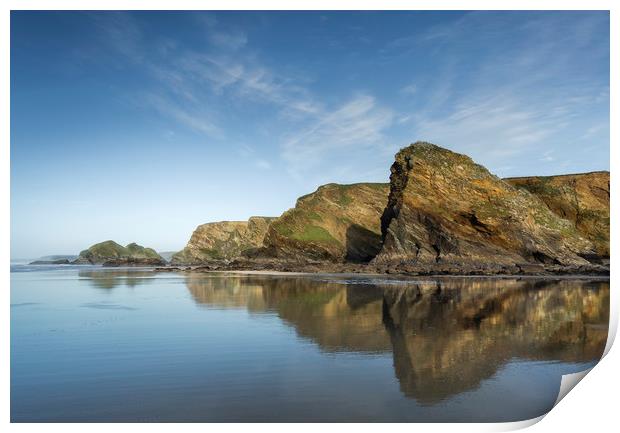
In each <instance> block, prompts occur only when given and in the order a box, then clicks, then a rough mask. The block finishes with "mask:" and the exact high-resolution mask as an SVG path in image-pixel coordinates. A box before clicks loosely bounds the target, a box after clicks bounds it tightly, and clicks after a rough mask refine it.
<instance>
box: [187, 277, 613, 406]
mask: <svg viewBox="0 0 620 433" xmlns="http://www.w3.org/2000/svg"><path fill="white" fill-rule="evenodd" d="M186 283H187V287H188V288H189V290H190V292H191V294H192V296H193V297H194V299H195V301H196V302H197V303H198V304H201V305H206V306H209V307H211V308H247V309H248V311H251V312H254V313H263V312H272V313H275V314H277V315H278V316H279V317H280V318H281V319H282V320H284V321H285V322H287V323H289V324H291V325H292V326H293V327H294V328H295V330H296V331H297V333H298V334H299V335H300V336H302V337H304V338H309V339H311V340H312V341H314V342H316V343H317V344H318V345H319V346H320V347H321V349H322V350H325V351H347V352H363V353H369V352H370V353H382V352H390V351H392V352H393V356H394V369H395V373H396V377H397V378H398V380H399V382H400V386H401V390H402V391H403V393H405V394H406V395H407V396H410V397H413V398H416V399H417V400H419V401H420V402H422V403H429V404H432V403H435V402H438V401H440V400H443V399H445V398H447V397H450V396H452V395H456V394H459V393H461V392H464V391H467V390H470V389H474V388H476V387H477V386H478V385H479V384H480V382H481V381H482V380H484V379H487V378H489V377H491V376H493V375H494V374H495V373H496V372H497V371H498V369H500V368H502V367H503V366H504V365H505V364H506V363H507V362H509V361H510V360H512V359H515V358H525V359H530V360H549V361H565V362H588V361H595V360H598V359H599V358H600V356H601V355H602V352H603V349H604V347H605V342H606V338H607V325H608V316H609V283H608V282H586V281H577V280H563V281H551V280H534V279H522V280H519V279H473V278H463V279H456V278H445V279H439V280H437V281H427V282H424V281H406V282H403V283H402V284H401V283H394V282H392V283H391V284H371V283H369V282H364V283H362V282H358V283H355V282H353V284H352V283H351V282H349V284H342V283H339V282H337V280H332V281H331V282H325V281H319V280H316V279H313V278H308V277H273V276H270V277H264V276H239V275H232V276H231V275H226V276H219V275H214V274H211V275H204V274H203V275H200V274H190V275H188V276H187V277H186Z"/></svg>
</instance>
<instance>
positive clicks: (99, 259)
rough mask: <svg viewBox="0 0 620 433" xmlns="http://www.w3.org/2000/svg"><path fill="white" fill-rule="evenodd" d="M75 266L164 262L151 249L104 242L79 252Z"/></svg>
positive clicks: (133, 244)
mask: <svg viewBox="0 0 620 433" xmlns="http://www.w3.org/2000/svg"><path fill="white" fill-rule="evenodd" d="M73 263H75V264H111V265H123V264H130V265H162V264H165V260H164V259H163V258H162V257H161V256H160V255H159V254H157V252H156V251H155V250H154V249H152V248H146V247H143V246H142V245H138V244H136V243H130V244H128V245H127V246H125V247H124V246H122V245H120V244H117V243H116V242H114V241H104V242H100V243H98V244H95V245H92V246H91V247H89V248H88V249H86V250H83V251H82V252H80V255H79V256H78V258H77V259H76V260H75V261H74V262H73Z"/></svg>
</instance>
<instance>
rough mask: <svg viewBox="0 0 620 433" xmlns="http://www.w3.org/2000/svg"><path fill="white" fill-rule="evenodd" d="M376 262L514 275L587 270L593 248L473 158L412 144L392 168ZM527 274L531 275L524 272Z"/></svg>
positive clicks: (570, 225)
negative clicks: (546, 269) (558, 269)
mask: <svg viewBox="0 0 620 433" xmlns="http://www.w3.org/2000/svg"><path fill="white" fill-rule="evenodd" d="M381 228H382V234H383V239H384V243H383V247H382V249H381V252H380V253H379V255H378V256H377V258H376V260H375V262H376V263H389V264H396V265H398V266H399V267H400V269H404V270H412V271H415V270H416V269H418V270H420V269H422V270H426V271H428V270H436V271H438V272H446V273H469V272H472V271H476V270H480V269H482V270H491V271H496V272H504V273H516V272H519V271H521V270H522V268H521V267H525V268H527V269H528V270H530V271H532V272H533V273H535V271H536V269H537V267H540V268H541V269H542V267H547V266H550V267H553V266H556V267H563V268H589V267H591V265H590V262H588V261H587V260H586V259H585V258H584V257H591V256H592V255H593V254H594V245H593V244H592V242H591V241H589V240H588V239H586V238H584V237H582V236H581V234H580V232H579V231H577V229H576V228H575V224H573V223H572V222H571V221H569V220H567V219H565V218H561V217H560V216H559V215H558V214H556V213H554V212H552V211H551V210H550V209H549V207H547V206H546V205H545V203H543V201H541V200H540V199H539V198H538V197H536V196H534V195H533V194H531V193H530V192H529V191H526V190H524V189H521V188H516V187H514V186H512V185H511V184H509V183H507V182H504V181H503V180H502V179H500V178H498V177H497V176H494V175H493V174H491V173H490V172H489V171H488V170H487V169H486V168H484V167H482V166H481V165H478V164H476V163H474V161H472V160H471V158H469V157H467V156H465V155H461V154H458V153H455V152H451V151H449V150H447V149H443V148H441V147H439V146H436V145H433V144H430V143H424V142H418V143H415V144H412V145H410V146H409V147H406V148H404V149H402V150H401V151H400V152H398V154H397V155H396V161H395V162H394V164H393V165H392V167H391V176H390V195H389V199H388V204H387V207H386V209H385V211H384V213H383V215H382V217H381ZM530 268H532V269H530Z"/></svg>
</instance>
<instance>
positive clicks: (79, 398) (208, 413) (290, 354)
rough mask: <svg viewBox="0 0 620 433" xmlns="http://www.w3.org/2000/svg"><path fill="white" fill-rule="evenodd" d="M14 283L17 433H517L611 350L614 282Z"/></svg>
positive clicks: (46, 276) (127, 276) (161, 277)
mask: <svg viewBox="0 0 620 433" xmlns="http://www.w3.org/2000/svg"><path fill="white" fill-rule="evenodd" d="M36 269H40V270H36ZM12 271H13V272H12V273H11V417H12V420H13V421H255V422H260V421H351V422H355V421H360V422H361V421H516V420H522V419H529V418H532V417H536V416H539V415H541V414H543V413H545V412H546V411H548V410H549V409H550V408H551V407H552V405H553V403H554V401H555V399H556V397H557V393H558V389H559V385H560V380H561V375H562V374H567V373H574V372H577V371H580V370H584V369H587V368H589V367H591V366H593V365H594V364H595V363H596V361H597V360H598V359H599V358H600V356H601V354H602V352H603V349H604V346H605V342H606V338H607V323H608V314H609V283H608V281H584V280H581V281H576V280H564V281H558V280H555V281H554V280H533V279H522V280H519V279H504V280H501V279H473V278H460V279H457V278H455V279H449V278H446V279H436V280H429V279H425V280H419V281H415V280H402V279H401V280H395V279H386V278H384V277H381V278H376V279H373V278H368V277H364V278H362V277H357V278H353V277H351V278H348V279H347V278H344V277H333V276H311V277H310V276H249V275H230V274H228V275H225V274H181V273H159V274H156V273H153V272H151V271H149V270H139V269H134V270H122V269H115V270H104V269H100V268H99V269H98V268H94V267H93V268H86V267H40V268H33V267H30V268H28V267H19V266H18V267H15V268H14V269H12ZM18 271H23V272H18Z"/></svg>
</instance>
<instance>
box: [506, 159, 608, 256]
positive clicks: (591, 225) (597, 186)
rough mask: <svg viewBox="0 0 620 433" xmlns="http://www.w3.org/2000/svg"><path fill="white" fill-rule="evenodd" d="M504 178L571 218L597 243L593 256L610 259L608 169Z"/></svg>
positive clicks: (562, 216) (556, 211)
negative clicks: (581, 172) (580, 172)
mask: <svg viewBox="0 0 620 433" xmlns="http://www.w3.org/2000/svg"><path fill="white" fill-rule="evenodd" d="M504 180H505V181H506V182H508V183H510V184H511V185H514V186H516V187H519V188H523V189H525V190H527V191H529V192H531V193H532V194H534V195H536V196H537V197H539V198H540V199H541V200H542V201H543V202H544V203H545V204H546V205H547V207H548V208H549V209H551V211H552V212H553V213H555V214H556V215H558V216H559V217H561V218H564V219H567V220H569V221H570V222H571V223H572V224H573V225H574V226H575V228H576V230H577V232H578V233H579V234H580V235H582V236H583V237H585V238H586V239H588V240H590V241H591V242H592V244H593V245H594V250H595V253H596V256H597V257H595V258H594V259H596V258H598V259H600V260H604V259H609V172H608V171H597V172H593V173H583V174H567V175H561V176H535V177H515V178H508V179H504Z"/></svg>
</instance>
